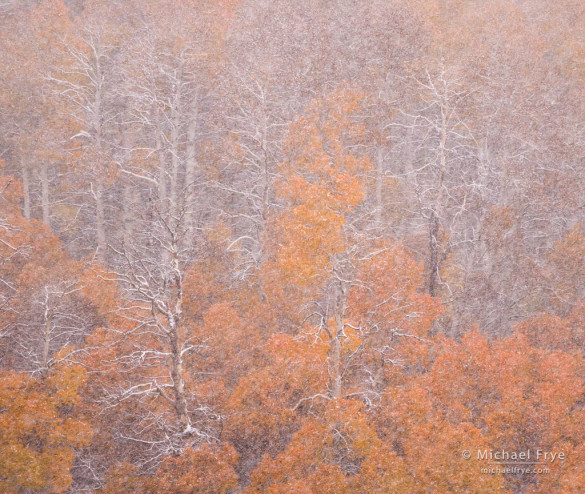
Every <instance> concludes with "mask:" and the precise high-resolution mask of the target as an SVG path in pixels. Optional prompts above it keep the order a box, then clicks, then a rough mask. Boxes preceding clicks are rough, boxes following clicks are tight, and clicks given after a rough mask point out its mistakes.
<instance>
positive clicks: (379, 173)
mask: <svg viewBox="0 0 585 494" xmlns="http://www.w3.org/2000/svg"><path fill="white" fill-rule="evenodd" d="M383 181H384V152H383V149H382V146H378V154H377V156H376V215H375V221H376V228H382V209H383V207H384V206H383V203H382V188H383Z"/></svg>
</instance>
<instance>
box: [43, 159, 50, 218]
mask: <svg viewBox="0 0 585 494" xmlns="http://www.w3.org/2000/svg"><path fill="white" fill-rule="evenodd" d="M40 178H41V207H42V211H43V223H45V224H46V225H49V226H51V213H50V207H49V172H48V165H47V163H46V162H43V163H41V170H40Z"/></svg>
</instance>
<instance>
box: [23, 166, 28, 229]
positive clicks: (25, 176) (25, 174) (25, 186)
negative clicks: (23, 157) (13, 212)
mask: <svg viewBox="0 0 585 494" xmlns="http://www.w3.org/2000/svg"><path fill="white" fill-rule="evenodd" d="M22 187H23V189H24V217H25V218H26V219H27V220H30V169H29V167H28V164H27V163H25V164H23V165H22Z"/></svg>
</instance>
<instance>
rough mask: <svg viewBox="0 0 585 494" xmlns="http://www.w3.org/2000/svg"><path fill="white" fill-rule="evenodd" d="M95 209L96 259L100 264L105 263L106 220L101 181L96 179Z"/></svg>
mask: <svg viewBox="0 0 585 494" xmlns="http://www.w3.org/2000/svg"><path fill="white" fill-rule="evenodd" d="M94 196H95V207H96V218H95V220H96V230H97V258H98V260H99V261H100V262H102V263H105V261H106V246H107V241H106V218H105V205H104V186H103V179H102V178H101V177H98V179H97V180H96V190H95V191H94Z"/></svg>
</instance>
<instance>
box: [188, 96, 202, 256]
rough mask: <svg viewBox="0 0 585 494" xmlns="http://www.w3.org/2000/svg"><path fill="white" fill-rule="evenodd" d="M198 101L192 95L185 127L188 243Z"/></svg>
mask: <svg viewBox="0 0 585 494" xmlns="http://www.w3.org/2000/svg"><path fill="white" fill-rule="evenodd" d="M198 110H199V106H198V101H197V93H195V94H194V95H193V99H192V100H191V114H190V116H189V126H188V127H187V160H186V169H185V187H186V190H185V211H186V212H187V213H188V214H187V215H186V221H187V231H188V232H189V233H188V235H187V242H189V244H190V245H192V244H193V234H194V228H195V218H194V214H193V211H194V209H195V208H194V202H195V193H194V186H195V180H196V178H197V156H196V154H195V140H196V138H197V117H198Z"/></svg>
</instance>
